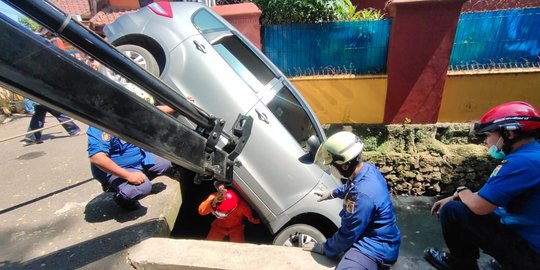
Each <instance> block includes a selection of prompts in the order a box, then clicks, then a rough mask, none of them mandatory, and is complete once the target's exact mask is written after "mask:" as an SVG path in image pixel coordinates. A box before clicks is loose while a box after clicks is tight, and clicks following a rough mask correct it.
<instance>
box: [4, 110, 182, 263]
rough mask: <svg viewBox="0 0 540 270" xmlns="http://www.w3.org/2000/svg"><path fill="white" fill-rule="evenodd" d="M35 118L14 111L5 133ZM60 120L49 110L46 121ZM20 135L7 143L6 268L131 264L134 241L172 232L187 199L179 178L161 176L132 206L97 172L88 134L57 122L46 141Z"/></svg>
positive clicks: (20, 130)
mask: <svg viewBox="0 0 540 270" xmlns="http://www.w3.org/2000/svg"><path fill="white" fill-rule="evenodd" d="M29 122H30V117H29V116H24V115H16V116H14V117H13V120H12V121H11V122H8V123H5V124H2V125H0V139H3V138H8V137H11V136H14V135H17V134H21V133H24V132H25V131H26V130H27V128H28V124H29ZM56 123H58V121H56V119H55V118H54V117H51V116H48V117H47V118H46V124H45V126H50V125H53V124H56ZM76 123H77V124H78V125H79V126H80V127H81V128H82V130H83V131H86V129H87V126H86V125H84V124H82V123H80V122H78V121H76ZM20 139H22V137H20V138H17V139H13V140H9V141H5V142H1V143H0V152H1V155H2V158H1V159H0V183H1V184H2V188H1V192H0V194H1V200H0V249H1V250H2V251H1V252H0V269H21V268H24V269H38V268H39V269H76V268H82V269H132V267H131V266H130V264H129V262H128V257H127V249H128V248H129V247H131V246H133V245H136V244H137V243H139V242H141V241H143V240H144V239H147V238H150V237H156V236H159V237H168V236H169V234H170V231H171V229H172V227H173V225H174V221H175V220H176V215H177V214H178V210H179V207H180V204H181V197H180V193H179V183H178V181H174V180H172V179H170V178H167V177H159V178H156V179H155V180H154V188H153V193H159V195H158V194H151V195H149V196H148V197H146V198H144V199H143V200H141V204H142V205H143V207H142V208H141V209H139V210H137V211H134V212H130V213H125V212H124V211H122V210H121V209H120V208H119V207H118V206H117V205H116V204H115V203H114V202H113V200H112V193H104V192H103V191H102V190H101V186H100V184H99V182H97V181H96V180H94V179H93V178H92V175H91V172H90V167H89V161H88V158H87V154H86V135H84V134H83V135H80V136H76V137H70V136H69V135H68V134H67V132H66V131H65V130H64V129H63V128H62V127H61V126H57V127H53V128H51V129H48V130H45V131H44V132H43V143H42V144H34V145H28V146H24V145H23V144H21V143H20V142H19V140H20Z"/></svg>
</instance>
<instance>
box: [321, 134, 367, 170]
mask: <svg viewBox="0 0 540 270" xmlns="http://www.w3.org/2000/svg"><path fill="white" fill-rule="evenodd" d="M362 150H364V143H362V140H360V138H359V137H358V136H356V135H354V134H353V133H351V132H348V131H341V132H338V133H336V134H334V135H332V136H330V137H329V138H328V139H326V141H325V142H324V143H323V144H321V146H320V147H319V149H318V150H317V154H315V164H317V165H318V166H319V167H321V168H323V169H325V168H326V167H328V165H330V164H336V165H341V164H344V163H347V162H349V161H351V160H352V159H354V158H356V157H358V156H359V155H361V154H362Z"/></svg>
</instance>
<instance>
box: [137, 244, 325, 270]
mask: <svg viewBox="0 0 540 270" xmlns="http://www.w3.org/2000/svg"><path fill="white" fill-rule="evenodd" d="M164 247H166V248H164ZM128 253H129V255H128V259H129V260H130V262H131V265H132V266H134V267H135V268H136V269H145V270H170V269H190V270H198V269H201V270H202V269H204V270H209V269H223V270H225V269H235V270H239V269H269V270H270V269H271V270H274V269H311V270H316V269H333V268H334V267H335V265H336V262H334V261H332V260H331V259H329V258H327V257H325V256H322V255H319V254H314V253H311V252H307V251H303V250H302V249H300V248H291V247H283V246H271V245H255V244H239V243H229V242H215V241H203V240H184V239H167V238H149V239H146V240H144V241H143V242H141V243H140V244H138V245H135V246H133V247H132V248H130V249H129V250H128Z"/></svg>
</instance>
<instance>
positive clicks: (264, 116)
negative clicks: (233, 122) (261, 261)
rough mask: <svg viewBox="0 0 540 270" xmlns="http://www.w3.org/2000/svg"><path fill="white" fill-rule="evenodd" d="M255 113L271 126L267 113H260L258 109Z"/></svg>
mask: <svg viewBox="0 0 540 270" xmlns="http://www.w3.org/2000/svg"><path fill="white" fill-rule="evenodd" d="M255 112H256V113H257V116H258V117H259V120H261V121H263V122H265V123H267V124H270V121H268V117H267V116H266V114H265V113H263V112H260V111H259V110H258V109H255Z"/></svg>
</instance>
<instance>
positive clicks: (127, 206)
mask: <svg viewBox="0 0 540 270" xmlns="http://www.w3.org/2000/svg"><path fill="white" fill-rule="evenodd" d="M113 200H114V202H115V203H116V204H118V206H120V208H122V209H124V210H126V211H135V210H137V209H139V208H140V207H141V204H140V203H139V201H132V200H127V199H124V198H122V196H120V195H119V194H118V193H116V194H114V195H113Z"/></svg>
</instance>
